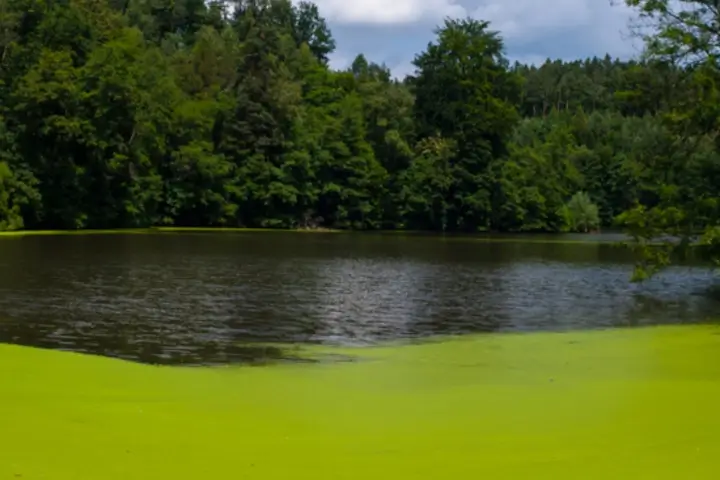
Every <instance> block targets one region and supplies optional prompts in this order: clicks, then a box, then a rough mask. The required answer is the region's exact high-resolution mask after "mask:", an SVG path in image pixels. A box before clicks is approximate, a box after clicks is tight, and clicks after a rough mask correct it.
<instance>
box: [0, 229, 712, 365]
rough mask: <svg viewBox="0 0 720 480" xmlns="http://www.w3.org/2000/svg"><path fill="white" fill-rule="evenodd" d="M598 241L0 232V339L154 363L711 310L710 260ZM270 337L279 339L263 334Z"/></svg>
mask: <svg viewBox="0 0 720 480" xmlns="http://www.w3.org/2000/svg"><path fill="white" fill-rule="evenodd" d="M630 270H631V258H629V254H628V252H626V251H623V250H621V249H618V248H616V247H614V246H612V245H608V244H603V243H588V244H578V243H568V244H563V243H547V244H545V243H539V242H531V243H523V242H483V241H475V240H467V239H457V238H449V239H443V238H438V237H429V236H402V235H343V234H338V235H334V234H317V235H315V234H294V233H246V234H162V235H107V236H104V235H92V236H70V237H68V236H58V237H52V236H49V237H44V236H43V237H19V238H4V239H0V341H4V342H14V343H20V344H27V345H37V346H43V347H50V348H58V349H67V350H77V351H83V352H92V353H99V354H103V355H109V356H116V357H122V358H127V359H132V360H139V361H144V362H153V363H191V364H199V363H205V364H208V363H226V362H236V361H247V360H251V359H257V358H258V357H261V358H280V357H284V356H286V352H285V350H284V349H283V348H280V347H279V346H278V345H283V344H286V345H287V344H292V343H306V342H309V343H323V344H341V345H348V344H349V345H367V344H373V343H377V342H380V341H385V340H393V339H398V338H400V339H412V338H423V337H427V336H431V335H437V334H461V333H469V332H495V331H500V332H506V331H533V330H564V329H578V328H583V329H584V328H598V327H610V326H633V325H648V324H662V323H683V322H701V321H707V320H708V319H710V318H712V317H713V316H714V315H717V312H718V311H720V310H719V309H718V306H720V300H718V298H717V296H715V297H713V296H707V295H703V294H701V293H702V292H704V291H705V290H706V289H707V288H708V287H709V286H710V285H711V284H712V280H713V277H712V272H710V271H709V270H704V269H700V268H695V269H693V268H687V267H684V268H674V269H671V270H669V271H668V272H666V273H664V274H663V275H662V276H661V277H659V278H657V279H654V280H652V281H650V282H648V283H646V284H642V285H634V284H629V283H628V279H629V275H630ZM268 344H272V345H268Z"/></svg>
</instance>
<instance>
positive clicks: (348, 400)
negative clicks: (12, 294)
mask: <svg viewBox="0 0 720 480" xmlns="http://www.w3.org/2000/svg"><path fill="white" fill-rule="evenodd" d="M361 353H362V360H361V361H358V362H355V363H343V364H315V365H307V364H304V365H290V366H274V367H262V368H253V367H232V368H230V367H229V368H216V369H184V368H171V367H152V366H146V365H138V364H132V363H127V362H122V361H117V360H111V359H105V358H95V357H89V356H83V355H78V354H70V353H62V352H51V351H43V350H35V349H29V348H22V347H15V346H0V432H1V435H0V478H1V479H5V478H11V479H16V478H23V479H55V480H68V479H83V480H85V479H87V480H103V479H148V480H164V479H173V480H177V479H227V478H242V479H287V478H302V479H304V478H308V479H374V480H378V479H399V478H407V479H444V478H451V479H452V478H492V479H502V478H513V479H515V478H518V479H520V478H522V479H525V478H540V479H542V478H547V479H565V478H567V479H591V478H593V479H594V478H598V479H599V478H602V479H617V478H632V479H638V478H648V479H662V478H668V479H680V478H688V479H703V478H708V479H709V478H716V477H717V469H718V467H719V466H720V464H719V463H718V462H720V460H718V459H720V435H719V434H720V408H718V405H719V404H720V328H717V327H712V326H702V327H658V328H649V329H639V330H613V331H602V332H586V333H564V334H532V335H489V336H478V337H468V338H462V339H455V340H448V341H443V342H436V343H431V344H423V345H413V346H404V347H387V348H377V349H371V350H363V351H362V352H361Z"/></svg>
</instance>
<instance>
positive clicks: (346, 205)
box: [0, 0, 720, 239]
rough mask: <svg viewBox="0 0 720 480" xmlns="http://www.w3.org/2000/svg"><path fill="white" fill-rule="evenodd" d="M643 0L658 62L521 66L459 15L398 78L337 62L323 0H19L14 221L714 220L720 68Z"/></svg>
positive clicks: (5, 66)
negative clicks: (675, 53)
mask: <svg viewBox="0 0 720 480" xmlns="http://www.w3.org/2000/svg"><path fill="white" fill-rule="evenodd" d="M628 3H629V4H631V5H632V6H634V7H635V8H636V9H637V10H638V12H639V13H641V14H643V15H644V16H643V17H642V18H646V19H652V20H653V21H655V22H656V28H655V29H654V30H652V32H653V35H654V36H652V37H648V38H647V39H646V40H647V44H648V52H649V53H648V55H646V56H644V57H643V58H641V59H638V60H633V61H619V60H616V59H612V58H610V57H609V56H606V57H604V58H588V59H584V60H578V61H574V62H562V61H553V60H548V61H546V62H545V63H544V64H542V65H539V66H532V65H523V64H519V63H515V64H512V63H511V62H509V61H508V59H507V57H506V56H505V52H504V45H503V40H502V38H501V36H500V34H499V33H498V32H495V31H494V30H493V29H492V26H491V25H490V24H489V23H487V22H484V21H481V20H474V19H469V18H466V19H447V20H446V21H445V22H444V23H443V24H442V25H441V26H439V27H438V28H437V30H436V32H435V38H434V40H433V41H432V42H430V43H429V44H428V45H427V48H426V49H425V50H424V51H422V52H420V53H418V54H417V55H416V57H415V60H414V67H415V71H414V72H413V74H411V75H410V76H408V77H407V78H404V79H396V78H394V77H393V75H392V74H391V72H390V70H389V69H388V68H387V67H386V66H385V65H381V64H377V63H374V62H371V61H369V60H368V59H367V58H365V57H364V56H363V55H358V56H357V58H355V60H354V61H353V62H352V65H351V66H350V67H349V68H347V69H343V70H335V69H332V68H330V67H329V65H328V57H329V55H330V54H331V53H332V52H333V51H334V49H335V42H334V40H333V37H332V33H331V31H330V29H329V28H328V25H327V23H326V21H325V19H324V18H323V17H322V16H321V15H320V12H319V11H318V8H317V6H316V5H314V4H312V3H309V2H300V3H295V4H293V3H291V2H290V1H289V0H235V1H232V2H226V1H217V0H215V1H210V2H206V1H204V0H0V228H2V229H6V230H11V229H20V228H27V229H80V228H115V227H146V226H154V225H175V226H243V227H267V228H317V227H325V228H341V229H412V230H436V231H468V232H477V231H509V232H520V231H543V232H558V231H569V230H575V231H590V230H594V229H597V228H602V227H609V226H614V225H623V226H625V228H627V229H628V231H631V232H632V233H633V234H634V235H635V236H636V238H638V239H640V238H641V237H642V238H645V237H648V238H649V237H650V236H655V234H656V233H658V232H660V231H662V232H667V231H669V229H670V226H671V225H670V223H672V226H673V227H674V226H677V227H678V228H679V225H680V224H681V223H682V228H693V229H695V230H697V229H698V228H704V227H706V226H708V225H711V224H712V222H713V221H714V220H715V218H716V217H715V216H713V215H715V210H716V209H717V206H716V205H715V203H714V199H716V198H717V189H718V188H720V161H718V160H719V158H718V149H717V143H716V137H715V131H714V130H713V127H714V124H712V122H713V121H715V122H716V120H714V119H713V118H714V117H712V114H713V113H715V110H716V107H714V106H713V105H710V101H709V100H708V98H715V97H712V95H714V94H715V93H714V92H715V90H713V89H714V83H712V82H713V81H714V79H715V77H714V76H713V75H715V73H716V71H717V70H716V69H715V70H712V67H711V66H709V65H710V64H709V63H708V62H707V61H705V62H704V63H703V64H702V65H703V66H701V65H700V64H698V63H689V62H684V63H683V62H678V61H669V60H668V58H667V56H668V55H669V53H672V52H669V50H670V49H671V48H672V42H673V41H675V43H681V42H683V41H686V37H683V36H679V35H675V36H674V37H673V32H674V30H672V29H673V28H674V29H675V30H677V29H678V28H680V27H681V26H682V25H680V27H679V26H678V25H674V24H671V23H670V22H671V21H672V18H671V17H670V16H668V15H667V11H668V10H667V5H665V10H663V8H664V7H663V3H664V2H662V1H658V0H653V1H640V0H628ZM706 4H707V5H711V4H712V2H709V1H708V0H696V1H695V2H694V4H693V2H689V3H687V2H686V5H690V6H686V9H690V10H692V9H699V8H701V7H703V5H706ZM707 8H710V7H707ZM663 11H665V12H666V14H665V16H664V17H663ZM706 14H708V13H707V12H706ZM708 15H711V13H710V14H708ZM676 18H680V19H682V18H685V17H682V16H681V17H676ZM688 18H689V17H688ZM691 20H692V19H691ZM691 20H688V22H691ZM705 20H707V19H705ZM663 21H664V22H665V24H663V23H662V22H663ZM686 23H687V22H686ZM696 23H697V22H696ZM687 26H688V30H689V34H692V33H693V31H692V28H697V26H695V27H693V26H692V25H691V24H690V23H688V24H687ZM663 28H665V30H663ZM696 37H697V38H698V40H702V39H705V40H706V41H707V38H706V37H707V36H703V35H702V32H700V33H697V35H696ZM712 38H713V39H716V38H717V35H716V36H715V37H712ZM687 41H689V40H687ZM716 47H717V44H716V45H715V48H716ZM688 48H690V47H688ZM693 48H695V47H693ZM663 49H664V50H663ZM695 50H696V53H697V52H701V49H700V48H699V47H698V48H696V49H695ZM708 58H715V57H712V56H708V55H706V56H705V60H707V59H708ZM673 60H674V59H673ZM708 72H710V73H708ZM701 73H702V75H704V76H702V75H701ZM703 82H704V83H703ZM701 96H702V98H701ZM699 99H700V100H701V101H699ZM703 102H704V103H703ZM703 108H704V109H705V110H703ZM701 110H702V111H701ZM703 122H704V123H703ZM711 124H712V125H711ZM700 199H702V201H705V202H706V203H705V204H704V207H703V208H704V209H705V210H703V213H702V214H700V213H699V212H698V211H697V210H696V209H695V210H693V209H694V208H695V207H693V209H691V208H690V207H689V205H690V203H693V202H697V201H700ZM708 199H713V200H712V202H711V201H710V200H708ZM708 202H710V203H712V205H710V203H708ZM680 204H682V205H685V206H687V207H688V208H686V209H685V210H684V211H685V213H688V212H690V211H691V210H692V211H693V212H695V213H697V214H696V215H694V216H693V218H692V219H691V218H690V216H689V215H688V216H685V217H683V220H682V221H680V220H679V218H675V219H674V220H672V221H670V220H668V218H669V217H671V216H672V215H673V214H674V213H673V212H675V211H674V210H672V209H671V210H668V206H676V207H677V206H678V205H680ZM653 209H654V210H653ZM714 209H715V210H714ZM648 212H651V213H648ZM675 213H676V212H675ZM653 215H654V217H652V216H653ZM651 217H652V218H653V219H654V222H655V224H657V225H658V226H657V227H654V226H653V227H652V228H651V225H650V224H649V223H648V222H647V221H646V220H647V219H649V218H651ZM673 221H674V222H675V223H673ZM643 222H645V223H643ZM663 222H664V223H663ZM668 222H670V223H668ZM651 223H652V222H651Z"/></svg>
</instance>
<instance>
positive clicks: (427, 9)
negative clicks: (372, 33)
mask: <svg viewBox="0 0 720 480" xmlns="http://www.w3.org/2000/svg"><path fill="white" fill-rule="evenodd" d="M315 3H316V4H317V6H318V8H319V9H320V12H321V13H322V15H323V16H324V17H325V18H327V19H328V20H330V21H331V22H334V23H339V24H343V23H346V24H349V23H351V24H373V25H395V24H408V23H416V22H419V21H422V20H438V19H441V18H443V17H445V16H450V17H464V16H466V15H467V11H466V10H465V8H463V7H462V6H460V5H458V4H457V3H456V0H315Z"/></svg>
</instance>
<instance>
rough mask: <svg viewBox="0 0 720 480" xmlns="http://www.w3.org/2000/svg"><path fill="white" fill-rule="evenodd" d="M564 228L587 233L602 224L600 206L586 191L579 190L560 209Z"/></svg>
mask: <svg viewBox="0 0 720 480" xmlns="http://www.w3.org/2000/svg"><path fill="white" fill-rule="evenodd" d="M560 217H561V218H562V219H563V223H564V229H567V230H568V231H571V232H583V233H587V232H589V231H591V230H593V229H595V228H597V227H598V226H600V215H599V213H598V207H597V205H595V204H594V203H593V202H592V200H591V199H590V196H589V195H588V194H587V193H585V192H578V193H576V194H575V195H573V196H572V198H571V199H570V201H569V202H568V203H566V204H565V205H563V206H562V208H561V209H560Z"/></svg>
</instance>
